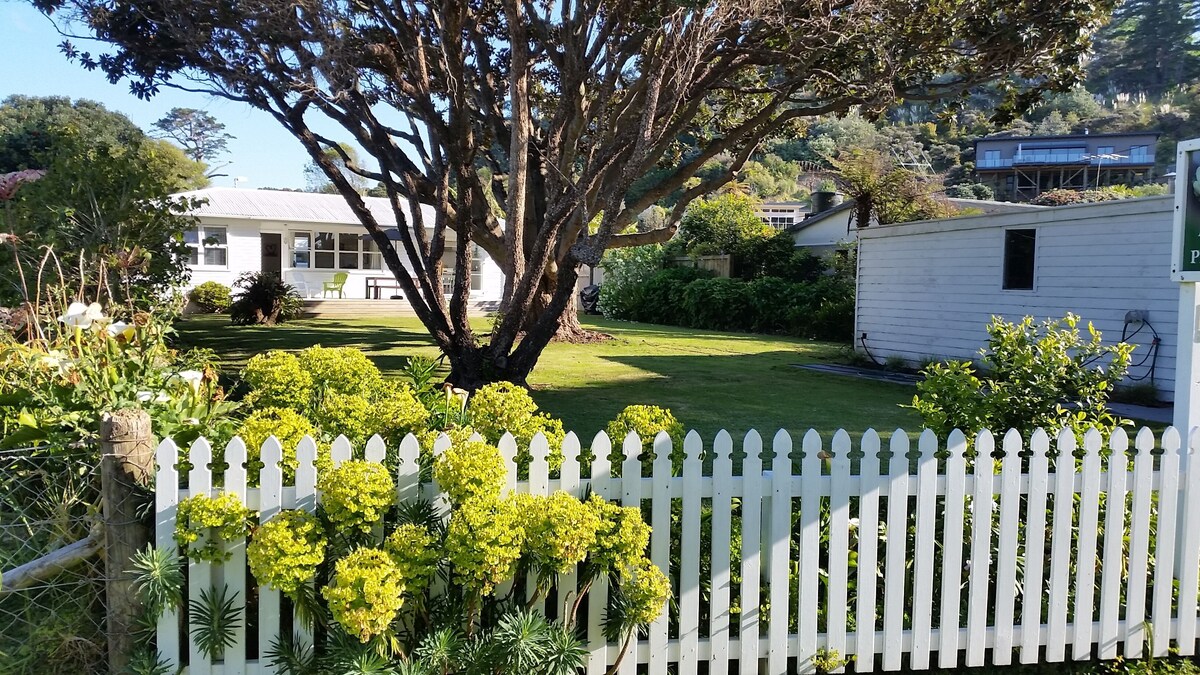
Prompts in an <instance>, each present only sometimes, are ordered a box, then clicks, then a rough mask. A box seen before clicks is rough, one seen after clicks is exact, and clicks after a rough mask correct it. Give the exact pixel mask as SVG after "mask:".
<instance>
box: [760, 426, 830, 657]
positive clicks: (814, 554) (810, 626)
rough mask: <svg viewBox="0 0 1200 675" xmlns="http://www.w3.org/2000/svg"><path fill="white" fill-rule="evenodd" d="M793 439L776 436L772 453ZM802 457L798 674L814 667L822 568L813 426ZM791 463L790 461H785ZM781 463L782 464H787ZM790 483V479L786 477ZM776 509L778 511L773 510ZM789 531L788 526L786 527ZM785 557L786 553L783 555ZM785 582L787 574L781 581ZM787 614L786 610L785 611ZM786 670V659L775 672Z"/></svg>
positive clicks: (818, 461) (818, 474)
mask: <svg viewBox="0 0 1200 675" xmlns="http://www.w3.org/2000/svg"><path fill="white" fill-rule="evenodd" d="M791 449H792V439H791V437H790V436H788V435H787V432H785V431H780V432H779V433H778V434H776V436H775V456H776V457H778V456H779V454H780V453H783V452H784V451H785V450H786V451H789V452H790V451H791ZM802 449H803V450H804V458H803V459H802V460H801V461H800V474H801V475H800V559H799V565H798V568H797V570H796V573H797V575H798V576H799V577H800V579H799V586H800V588H799V590H798V596H799V597H798V598H797V601H798V605H799V612H800V613H799V616H798V617H797V622H796V627H797V629H798V632H799V636H798V640H797V642H798V644H797V649H798V653H797V654H796V657H797V661H798V664H797V665H798V671H799V672H800V673H801V674H806V673H815V672H816V671H817V668H816V662H815V660H814V658H815V656H816V652H817V631H818V627H817V608H818V606H819V605H820V591H821V585H820V580H819V578H818V575H819V574H820V570H821V550H820V546H821V483H822V480H821V436H820V434H818V433H817V432H815V431H813V430H811V429H810V430H809V431H808V433H806V434H805V435H804V442H803V448H802ZM788 464H790V462H789V463H788ZM788 464H784V466H788ZM788 483H789V485H790V484H791V481H788ZM787 501H788V507H789V508H788V521H789V523H790V521H791V499H790V497H789V499H788V500H787ZM776 513H777V514H778V513H780V512H779V511H776ZM789 534H790V530H789ZM784 559H785V560H786V559H787V556H786V555H785V556H784ZM778 567H779V566H778V564H772V567H771V572H772V573H774V574H778V571H777V569H778ZM782 583H784V584H785V585H786V583H787V574H786V573H785V574H784V575H783V582H782ZM785 615H786V612H785ZM786 671H787V668H786V662H785V664H784V667H783V668H782V669H779V670H775V669H772V672H774V673H784V672H786Z"/></svg>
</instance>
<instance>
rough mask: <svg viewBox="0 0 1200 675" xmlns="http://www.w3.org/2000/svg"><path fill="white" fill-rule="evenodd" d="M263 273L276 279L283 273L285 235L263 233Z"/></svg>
mask: <svg viewBox="0 0 1200 675" xmlns="http://www.w3.org/2000/svg"><path fill="white" fill-rule="evenodd" d="M261 241H262V271H263V273H264V274H273V275H275V276H276V277H278V276H280V274H281V273H282V272H283V251H282V249H283V235H281V234H279V233H278V232H263V233H262V239H261Z"/></svg>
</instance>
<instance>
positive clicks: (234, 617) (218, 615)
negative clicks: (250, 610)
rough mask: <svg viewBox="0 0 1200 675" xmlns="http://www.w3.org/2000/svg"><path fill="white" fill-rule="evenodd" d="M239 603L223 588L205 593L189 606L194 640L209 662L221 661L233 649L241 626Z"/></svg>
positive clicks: (207, 590)
mask: <svg viewBox="0 0 1200 675" xmlns="http://www.w3.org/2000/svg"><path fill="white" fill-rule="evenodd" d="M236 601H237V593H234V594H233V596H232V597H231V596H229V588H228V587H227V586H225V585H222V586H221V587H220V588H219V589H202V590H201V591H200V599H199V600H198V601H192V602H191V603H189V605H188V613H189V614H190V615H191V631H190V632H191V636H192V639H193V640H195V641H196V645H197V646H198V647H200V650H201V651H203V652H204V653H205V654H208V657H209V658H210V659H213V660H217V659H220V658H221V655H222V654H223V653H224V652H225V648H226V647H229V646H231V645H233V641H234V636H233V632H234V631H235V630H237V628H238V626H239V625H241V620H240V619H239V618H238V612H239V611H241V608H240V607H238V605H237V604H236Z"/></svg>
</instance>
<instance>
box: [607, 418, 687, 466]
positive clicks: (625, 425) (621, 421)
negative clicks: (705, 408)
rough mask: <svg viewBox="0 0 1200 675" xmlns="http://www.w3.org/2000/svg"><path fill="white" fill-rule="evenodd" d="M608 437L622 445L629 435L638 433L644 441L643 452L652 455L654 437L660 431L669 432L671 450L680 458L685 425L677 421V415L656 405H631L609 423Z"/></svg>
mask: <svg viewBox="0 0 1200 675" xmlns="http://www.w3.org/2000/svg"><path fill="white" fill-rule="evenodd" d="M607 431H608V436H609V438H611V439H612V440H613V442H614V443H617V444H620V443H621V442H622V441H624V440H625V437H626V436H628V435H629V432H631V431H633V432H636V433H637V435H638V438H640V439H641V440H642V452H643V453H647V454H649V453H651V452H652V451H653V449H654V437H655V436H656V435H657V434H658V432H660V431H665V432H667V435H668V436H670V437H671V449H672V451H673V453H674V454H676V455H678V456H679V457H682V456H683V423H682V422H680V421H679V420H677V419H675V415H673V414H671V411H670V410H668V409H667V408H660V407H658V406H654V405H631V406H628V407H626V408H625V409H624V410H622V411H621V412H620V414H618V415H617V418H616V419H614V420H613V421H611V422H609V423H608V428H607Z"/></svg>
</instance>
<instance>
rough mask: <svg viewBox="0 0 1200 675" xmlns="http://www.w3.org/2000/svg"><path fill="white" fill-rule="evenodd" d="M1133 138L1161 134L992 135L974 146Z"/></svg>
mask: <svg viewBox="0 0 1200 675" xmlns="http://www.w3.org/2000/svg"><path fill="white" fill-rule="evenodd" d="M999 133H1000V134H1004V133H1007V132H1003V131H1002V132H999ZM1133 136H1154V137H1155V138H1158V137H1159V136H1162V132H1161V131H1129V132H1124V133H1110V134H1062V135H1061V136H1013V135H1007V136H1001V135H998V134H993V135H991V136H984V137H983V138H977V139H975V145H979V144H980V143H988V142H990V141H1022V142H1026V141H1075V140H1085V139H1089V138H1130V137H1133Z"/></svg>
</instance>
